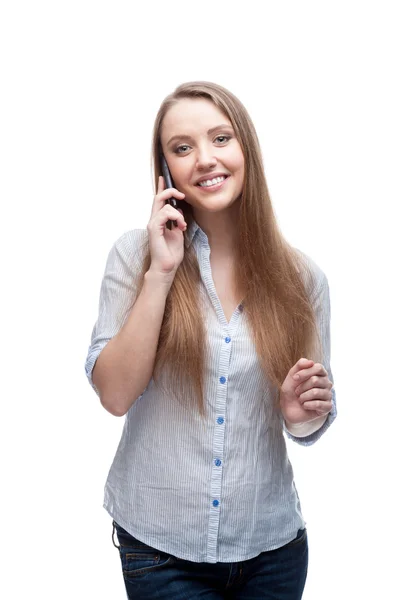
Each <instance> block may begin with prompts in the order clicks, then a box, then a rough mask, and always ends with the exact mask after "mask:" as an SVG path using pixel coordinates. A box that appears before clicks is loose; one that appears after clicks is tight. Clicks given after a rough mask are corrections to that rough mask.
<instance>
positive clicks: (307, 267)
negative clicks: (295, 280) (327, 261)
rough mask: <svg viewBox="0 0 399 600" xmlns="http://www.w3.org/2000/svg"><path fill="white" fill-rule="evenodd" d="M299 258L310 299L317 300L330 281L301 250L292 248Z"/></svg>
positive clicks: (299, 266)
mask: <svg viewBox="0 0 399 600" xmlns="http://www.w3.org/2000/svg"><path fill="white" fill-rule="evenodd" d="M292 249H293V251H294V253H295V256H296V258H297V264H298V270H299V271H300V272H301V275H302V277H303V280H304V282H305V286H306V289H307V290H308V293H309V295H310V297H313V298H316V297H317V296H318V295H319V294H320V293H321V292H322V291H323V289H325V288H326V287H327V288H328V279H327V276H326V274H325V272H324V271H323V269H322V268H321V267H320V265H319V264H318V263H317V262H316V261H315V260H314V259H313V258H311V257H310V256H309V255H308V254H305V252H303V251H302V250H299V248H292Z"/></svg>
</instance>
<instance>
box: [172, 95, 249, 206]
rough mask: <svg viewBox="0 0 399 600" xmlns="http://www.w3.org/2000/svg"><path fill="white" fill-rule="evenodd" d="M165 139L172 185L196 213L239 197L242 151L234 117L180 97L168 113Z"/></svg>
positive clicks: (198, 100) (204, 102)
mask: <svg viewBox="0 0 399 600" xmlns="http://www.w3.org/2000/svg"><path fill="white" fill-rule="evenodd" d="M161 143H162V148H163V152H164V155H165V158H166V162H167V163H168V166H169V169H170V172H171V175H172V179H173V182H174V186H175V188H176V189H178V190H179V191H181V192H183V193H184V194H185V195H186V197H185V201H186V202H188V203H189V204H191V205H192V207H193V209H194V214H195V213H200V212H203V211H204V212H219V211H223V210H228V209H229V207H231V206H232V205H233V204H234V202H235V201H236V200H237V198H239V196H240V195H241V192H242V189H243V183H244V156H243V153H242V150H241V147H240V144H239V142H238V140H237V137H236V135H235V133H234V129H233V127H232V124H231V122H230V120H229V119H228V118H227V117H226V116H225V114H224V113H223V112H222V111H221V110H220V109H219V108H218V107H217V106H216V105H215V104H214V103H213V102H211V101H210V100H207V99H205V98H196V99H192V98H183V99H180V100H179V101H178V102H176V104H174V105H173V106H172V107H171V108H170V109H169V110H168V111H167V113H166V115H165V117H164V120H163V124H162V130H161Z"/></svg>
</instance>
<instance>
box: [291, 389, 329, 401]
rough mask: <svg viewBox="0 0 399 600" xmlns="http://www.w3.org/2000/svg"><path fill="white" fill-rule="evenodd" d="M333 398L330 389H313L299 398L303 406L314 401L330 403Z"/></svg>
mask: <svg viewBox="0 0 399 600" xmlns="http://www.w3.org/2000/svg"><path fill="white" fill-rule="evenodd" d="M331 398H332V394H331V391H330V390H329V389H328V388H312V389H311V390H308V391H307V392H304V393H303V394H301V395H300V396H299V398H298V400H299V402H301V403H302V404H303V403H305V402H309V401H314V400H323V401H324V402H326V401H330V400H331Z"/></svg>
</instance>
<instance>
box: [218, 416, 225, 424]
mask: <svg viewBox="0 0 399 600" xmlns="http://www.w3.org/2000/svg"><path fill="white" fill-rule="evenodd" d="M218 423H219V425H223V423H224V419H223V417H218Z"/></svg>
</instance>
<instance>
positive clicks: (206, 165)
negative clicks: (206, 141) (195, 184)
mask: <svg viewBox="0 0 399 600" xmlns="http://www.w3.org/2000/svg"><path fill="white" fill-rule="evenodd" d="M212 150H213V146H211V147H210V148H209V147H208V146H202V147H201V148H199V149H198V155H197V169H198V170H199V171H201V170H206V169H211V168H212V167H215V166H216V165H217V159H216V157H215V156H213V152H212Z"/></svg>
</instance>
